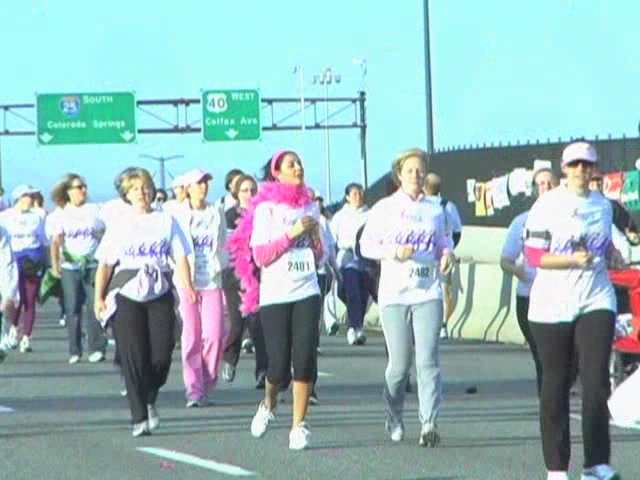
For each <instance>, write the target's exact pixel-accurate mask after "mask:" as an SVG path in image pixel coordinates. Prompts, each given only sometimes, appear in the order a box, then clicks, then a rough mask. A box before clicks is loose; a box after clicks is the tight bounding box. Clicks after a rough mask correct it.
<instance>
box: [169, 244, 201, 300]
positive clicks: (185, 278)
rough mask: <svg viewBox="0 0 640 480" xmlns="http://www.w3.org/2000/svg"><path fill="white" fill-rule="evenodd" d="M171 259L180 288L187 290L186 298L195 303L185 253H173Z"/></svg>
mask: <svg viewBox="0 0 640 480" xmlns="http://www.w3.org/2000/svg"><path fill="white" fill-rule="evenodd" d="M173 260H174V262H175V264H176V265H175V269H176V275H177V276H178V278H179V279H180V284H181V285H183V287H182V288H184V289H186V291H187V299H188V301H189V303H195V302H196V300H197V295H196V291H195V290H194V288H193V282H192V281H191V266H190V265H189V261H188V260H187V256H186V255H174V257H173Z"/></svg>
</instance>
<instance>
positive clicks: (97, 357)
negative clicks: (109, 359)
mask: <svg viewBox="0 0 640 480" xmlns="http://www.w3.org/2000/svg"><path fill="white" fill-rule="evenodd" d="M104 358H105V357H104V353H102V352H93V353H92V354H91V355H89V362H90V363H98V362H102V361H103V360H104Z"/></svg>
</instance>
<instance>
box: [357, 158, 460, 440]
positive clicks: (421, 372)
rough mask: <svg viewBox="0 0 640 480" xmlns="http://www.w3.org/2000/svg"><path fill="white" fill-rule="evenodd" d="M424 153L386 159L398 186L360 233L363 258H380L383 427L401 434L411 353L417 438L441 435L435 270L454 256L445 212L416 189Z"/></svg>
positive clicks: (424, 162)
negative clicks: (384, 354)
mask: <svg viewBox="0 0 640 480" xmlns="http://www.w3.org/2000/svg"><path fill="white" fill-rule="evenodd" d="M427 161H428V155H427V153H426V152H424V151H423V150H419V149H412V150H407V151H405V152H403V153H401V154H400V155H399V156H398V157H397V158H396V159H395V160H394V162H393V165H392V175H393V179H394V181H395V182H396V184H397V185H398V186H399V187H400V188H399V189H398V190H397V191H396V193H394V194H393V195H391V196H389V197H386V198H383V199H382V200H380V201H379V202H378V203H376V204H375V205H374V206H373V208H372V209H371V211H370V212H369V217H368V219H367V223H366V224H365V227H364V230H363V231H362V237H361V239H360V251H361V253H362V255H363V256H364V257H366V258H370V259H372V260H379V261H380V286H379V290H378V305H379V306H380V318H381V321H382V329H383V331H384V336H385V340H386V344H387V349H388V351H389V362H388V364H387V369H386V372H385V388H384V393H383V398H384V403H385V410H386V412H387V420H386V429H387V432H388V433H389V436H390V437H391V440H392V441H394V442H399V441H401V440H402V438H403V436H404V425H403V413H404V399H405V389H406V384H407V381H408V378H409V371H410V369H411V363H412V360H413V357H414V353H413V351H414V346H413V343H414V339H415V362H416V377H417V382H418V400H419V418H420V423H421V431H420V436H419V445H421V446H424V447H434V446H436V445H437V444H438V443H439V442H440V434H439V432H438V427H437V419H438V412H439V409H440V402H441V397H442V380H441V375H440V365H439V362H440V360H439V354H438V342H439V338H440V328H441V327H442V322H443V303H442V286H441V282H440V276H441V274H444V273H447V272H448V271H449V270H450V269H451V267H452V265H453V262H454V260H455V258H454V255H453V243H452V242H451V240H450V238H449V237H448V236H447V234H446V231H445V225H444V212H443V210H442V208H441V207H440V205H437V204H435V203H434V202H432V201H430V200H427V199H426V198H425V196H424V193H423V192H422V187H423V185H424V179H425V175H426V173H427V171H426V170H427Z"/></svg>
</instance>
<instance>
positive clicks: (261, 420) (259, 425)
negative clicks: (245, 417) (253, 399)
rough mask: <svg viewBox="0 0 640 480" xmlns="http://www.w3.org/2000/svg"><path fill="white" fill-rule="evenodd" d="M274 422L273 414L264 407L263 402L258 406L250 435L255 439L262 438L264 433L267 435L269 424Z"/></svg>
mask: <svg viewBox="0 0 640 480" xmlns="http://www.w3.org/2000/svg"><path fill="white" fill-rule="evenodd" d="M274 420H275V416H274V414H273V412H272V411H270V410H269V409H268V408H267V407H266V405H265V404H264V402H260V405H258V411H257V412H256V414H255V416H254V417H253V421H252V422H251V435H253V436H254V437H255V438H262V437H264V435H265V433H267V429H268V428H269V423H271V422H273V421H274Z"/></svg>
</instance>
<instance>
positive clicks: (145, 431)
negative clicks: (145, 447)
mask: <svg viewBox="0 0 640 480" xmlns="http://www.w3.org/2000/svg"><path fill="white" fill-rule="evenodd" d="M131 435H132V436H134V437H145V436H147V435H151V431H150V430H149V424H148V423H147V421H146V420H145V421H144V422H140V423H134V424H133V429H132V430H131Z"/></svg>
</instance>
